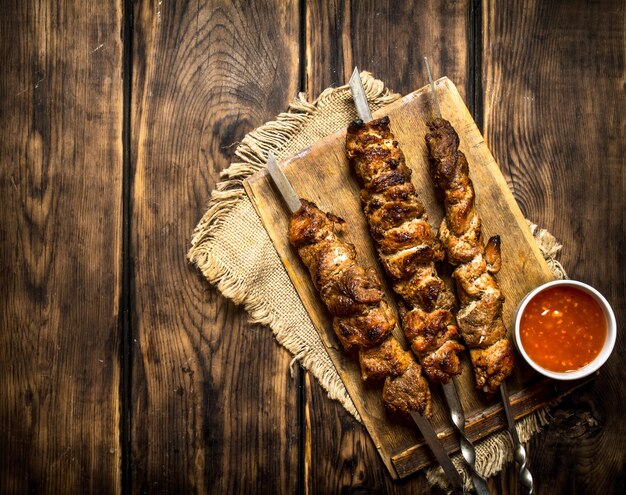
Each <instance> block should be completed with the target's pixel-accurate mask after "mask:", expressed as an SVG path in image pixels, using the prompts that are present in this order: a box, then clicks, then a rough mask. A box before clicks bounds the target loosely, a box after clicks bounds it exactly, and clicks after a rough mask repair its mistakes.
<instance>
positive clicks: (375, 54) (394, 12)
mask: <svg viewBox="0 0 626 495" xmlns="http://www.w3.org/2000/svg"><path fill="white" fill-rule="evenodd" d="M470 3H471V2H469V1H467V0H463V1H456V2H450V1H445V2H441V1H438V0H428V1H425V2H424V1H421V2H420V1H408V2H393V1H389V0H386V1H364V2H363V1H358V2H351V1H350V0H332V1H329V2H324V1H311V2H307V3H306V5H307V8H306V64H307V73H306V87H307V94H308V95H309V97H315V96H316V95H318V94H319V93H320V92H321V91H323V90H324V89H325V88H327V87H328V86H340V85H342V84H346V83H347V81H348V80H349V79H350V74H351V73H352V70H353V69H354V66H355V65H356V66H358V67H359V69H360V70H367V71H370V72H372V73H373V74H374V75H375V76H376V77H378V78H381V79H382V80H383V81H384V82H385V83H386V84H387V85H388V87H390V88H391V89H393V90H394V91H398V92H400V93H401V94H407V93H409V92H411V91H413V90H415V89H416V88H418V87H420V86H422V85H423V84H424V81H425V80H426V77H425V72H424V65H423V57H424V56H425V55H426V56H428V57H429V60H430V63H431V65H432V67H433V69H434V70H435V71H436V74H440V75H442V76H443V75H446V76H448V77H449V78H450V79H451V80H452V81H454V83H455V84H456V85H457V87H458V88H459V92H460V93H461V96H462V97H463V98H465V97H466V95H467V94H468V87H469V65H470V50H471V46H470V44H469V43H468V36H469V31H468V30H469V13H470Z"/></svg>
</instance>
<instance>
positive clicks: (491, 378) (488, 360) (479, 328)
mask: <svg viewBox="0 0 626 495" xmlns="http://www.w3.org/2000/svg"><path fill="white" fill-rule="evenodd" d="M428 127H429V130H430V132H429V133H428V134H427V135H426V145H427V147H428V152H429V160H430V173H431V176H432V179H433V182H434V183H435V185H436V187H437V188H438V190H439V192H440V193H442V196H443V198H444V206H445V210H446V215H445V218H444V219H443V220H442V222H441V227H440V229H439V239H440V240H441V243H442V245H443V246H444V248H445V250H446V254H447V258H448V261H449V262H450V263H451V264H453V265H455V266H456V267H457V268H456V269H455V271H454V274H453V276H454V279H455V282H456V286H457V295H458V297H459V301H460V304H461V307H460V309H459V312H458V313H457V322H458V324H459V328H460V330H461V334H462V336H463V339H464V340H465V343H466V344H467V346H468V347H469V349H470V358H471V361H472V365H473V367H474V375H475V380H476V386H477V387H478V388H481V389H483V390H484V391H485V392H488V393H493V392H495V391H496V390H497V389H498V387H499V386H500V383H502V381H504V380H505V379H506V377H507V376H509V375H510V374H511V372H512V371H513V366H514V357H513V348H512V345H511V343H510V342H509V340H508V339H507V338H506V333H507V332H506V328H505V326H504V322H503V321H502V303H503V301H504V297H503V296H502V293H501V291H500V288H499V286H498V283H497V281H496V279H495V278H494V277H493V275H492V274H494V273H497V272H498V271H499V270H500V265H501V258H500V238H499V237H498V236H494V237H492V238H491V239H489V241H488V243H487V247H486V248H485V246H484V244H483V241H482V236H481V221H480V217H479V215H478V213H477V212H476V208H475V205H474V186H473V184H472V181H471V179H470V178H469V166H468V163H467V159H466V158H465V155H464V154H463V152H462V151H460V150H459V136H458V134H457V133H456V132H455V130H454V128H453V127H452V125H451V124H450V122H448V121H447V120H445V119H441V118H437V119H435V120H433V121H432V122H431V123H429V125H428Z"/></svg>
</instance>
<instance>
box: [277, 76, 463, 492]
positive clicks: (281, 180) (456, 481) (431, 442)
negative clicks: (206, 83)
mask: <svg viewBox="0 0 626 495" xmlns="http://www.w3.org/2000/svg"><path fill="white" fill-rule="evenodd" d="M357 75H358V74H357ZM366 101H367V100H366ZM267 170H268V171H269V173H270V176H271V177H272V180H273V181H274V184H275V185H276V187H277V189H278V191H279V192H280V195H281V196H282V198H283V200H284V201H285V203H286V204H287V207H288V208H289V211H290V212H291V213H295V212H296V211H298V209H300V206H301V203H300V199H299V198H298V195H297V194H296V192H295V191H294V189H293V186H292V185H291V183H290V182H289V179H287V177H286V176H285V173H284V172H283V170H282V169H281V168H280V166H279V165H278V163H277V162H276V158H275V157H274V153H272V151H270V152H269V153H268V155H267ZM411 416H412V417H413V420H414V421H415V423H416V424H417V427H418V428H419V429H420V432H421V433H422V436H423V437H424V440H426V443H427V444H428V446H429V447H430V449H431V450H432V452H433V454H434V456H435V458H436V459H437V461H438V462H439V464H441V467H442V468H443V470H444V472H445V473H446V476H447V477H448V480H449V481H450V483H451V485H452V487H453V488H454V489H455V490H457V491H463V481H462V480H461V476H460V475H459V473H458V472H457V470H456V469H455V468H454V464H452V461H451V460H450V458H449V457H448V454H446V451H445V449H444V448H443V445H441V442H440V441H439V439H438V438H437V433H436V432H435V430H434V429H433V427H432V425H431V424H430V422H429V421H428V419H426V417H424V416H423V415H422V414H420V413H418V412H411Z"/></svg>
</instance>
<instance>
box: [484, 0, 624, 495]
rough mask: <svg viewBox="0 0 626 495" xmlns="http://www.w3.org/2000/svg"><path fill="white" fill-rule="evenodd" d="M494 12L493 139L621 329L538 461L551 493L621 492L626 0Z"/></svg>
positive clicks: (488, 128) (489, 10)
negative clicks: (605, 359)
mask: <svg viewBox="0 0 626 495" xmlns="http://www.w3.org/2000/svg"><path fill="white" fill-rule="evenodd" d="M483 14H484V20H483V33H484V37H483V47H484V48H483V63H484V71H483V86H484V104H485V107H484V122H485V134H486V139H487V141H488V142H489V145H490V147H491V149H492V150H493V152H494V154H495V156H496V159H497V160H498V162H499V163H500V165H501V166H502V168H503V171H504V173H505V175H506V177H507V180H508V182H509V184H510V186H511V188H512V190H513V191H514V194H515V197H516V199H517V201H518V202H519V204H520V206H521V208H522V211H524V213H525V214H526V215H527V216H528V217H529V218H531V219H533V220H535V221H536V222H538V223H539V224H540V225H542V226H543V227H545V228H547V229H549V230H550V231H551V232H552V233H553V234H554V235H556V236H557V238H558V239H559V240H561V241H562V242H563V244H564V248H563V254H562V262H563V265H564V267H565V268H566V270H568V273H569V275H570V277H572V278H575V279H579V280H582V281H584V282H587V283H590V284H591V285H593V286H594V287H596V288H597V289H598V290H600V292H602V293H603V294H604V295H605V296H606V297H607V299H608V300H609V301H610V302H611V304H612V305H613V308H614V310H615V312H616V317H617V321H618V328H619V329H620V332H618V339H617V344H616V348H615V350H614V352H613V355H612V356H611V358H610V359H609V361H608V362H607V364H606V365H605V366H604V367H603V368H602V370H601V372H600V375H599V377H598V378H597V379H596V380H595V381H594V383H593V384H592V385H591V386H589V387H586V388H585V389H584V391H582V392H580V393H575V394H574V395H573V396H572V398H571V399H569V400H567V401H565V402H563V404H561V405H560V406H559V407H558V408H557V409H556V410H555V411H554V413H553V414H554V416H555V418H556V421H555V422H554V423H553V424H552V425H551V426H550V427H549V428H547V430H546V431H545V432H544V433H543V434H541V435H539V436H538V437H537V438H536V439H534V440H533V442H532V444H531V448H530V449H529V450H530V466H531V470H532V472H533V475H534V477H535V480H536V483H537V488H538V492H539V493H585V494H587V493H588V494H592V493H598V494H600V493H602V494H606V493H621V491H622V490H623V487H624V486H626V470H625V469H624V466H625V465H626V423H625V422H624V417H623V414H622V410H623V404H624V402H625V401H626V388H625V387H624V382H625V381H626V371H624V366H623V363H622V362H621V356H623V354H624V352H625V351H626V341H625V339H624V336H623V332H621V329H622V327H623V325H624V322H625V321H626V312H625V311H626V281H625V279H624V269H623V260H624V255H625V246H626V242H625V237H624V236H625V232H626V222H625V220H624V212H625V211H626V207H625V202H624V192H625V191H626V175H625V172H624V151H625V149H624V135H625V132H624V131H625V130H626V119H625V117H624V115H625V113H626V112H625V111H626V103H625V102H626V99H625V95H624V90H625V86H624V81H625V79H624V70H625V65H624V36H625V32H624V29H625V25H626V22H625V5H624V2H623V1H599V2H593V3H590V2H585V1H570V2H565V1H557V2H541V1H532V2H496V1H485V2H484V4H483ZM563 452H567V456H563V455H562V453H563ZM515 471H516V470H515V468H514V467H511V468H510V469H509V470H507V471H506V472H505V473H503V475H502V476H501V480H502V481H501V487H502V490H503V492H505V493H517V492H516V488H515V486H516V484H515V480H516V476H517V475H516V473H515Z"/></svg>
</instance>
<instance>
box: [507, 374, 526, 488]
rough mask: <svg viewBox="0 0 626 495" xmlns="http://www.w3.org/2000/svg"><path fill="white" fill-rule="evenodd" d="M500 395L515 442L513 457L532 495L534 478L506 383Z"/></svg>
mask: <svg viewBox="0 0 626 495" xmlns="http://www.w3.org/2000/svg"><path fill="white" fill-rule="evenodd" d="M500 395H502V404H503V405H504V413H505V414H506V421H507V423H508V425H509V433H510V434H511V439H512V440H513V445H514V446H515V452H514V454H513V457H515V462H517V463H518V464H519V475H520V483H521V484H522V486H523V487H524V488H526V490H528V495H532V493H533V476H532V474H530V471H529V470H528V459H527V457H526V449H525V448H524V446H523V445H522V442H520V441H519V437H518V436H517V428H516V427H515V418H514V417H513V413H512V411H511V401H510V399H509V393H508V391H507V388H506V383H505V382H502V383H501V384H500Z"/></svg>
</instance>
